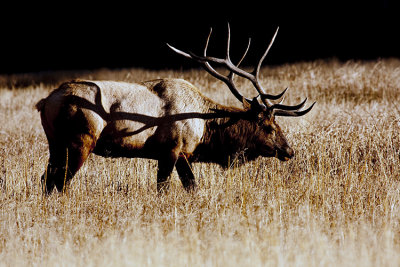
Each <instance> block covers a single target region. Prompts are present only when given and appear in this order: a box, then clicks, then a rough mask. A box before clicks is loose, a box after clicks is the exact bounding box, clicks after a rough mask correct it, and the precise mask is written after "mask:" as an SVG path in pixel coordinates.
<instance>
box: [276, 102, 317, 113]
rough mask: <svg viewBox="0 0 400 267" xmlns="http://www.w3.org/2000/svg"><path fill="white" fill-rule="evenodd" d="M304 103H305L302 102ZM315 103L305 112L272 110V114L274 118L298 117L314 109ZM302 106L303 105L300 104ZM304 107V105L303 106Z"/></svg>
mask: <svg viewBox="0 0 400 267" xmlns="http://www.w3.org/2000/svg"><path fill="white" fill-rule="evenodd" d="M303 102H305V101H303ZM315 103H316V102H314V103H312V105H311V106H309V107H308V108H307V109H305V110H282V109H275V110H273V114H274V115H275V116H285V117H299V116H303V115H305V114H307V113H308V112H310V110H311V109H312V108H313V107H314V105H315ZM302 104H303V103H302ZM300 105H301V104H300ZM303 105H304V104H303Z"/></svg>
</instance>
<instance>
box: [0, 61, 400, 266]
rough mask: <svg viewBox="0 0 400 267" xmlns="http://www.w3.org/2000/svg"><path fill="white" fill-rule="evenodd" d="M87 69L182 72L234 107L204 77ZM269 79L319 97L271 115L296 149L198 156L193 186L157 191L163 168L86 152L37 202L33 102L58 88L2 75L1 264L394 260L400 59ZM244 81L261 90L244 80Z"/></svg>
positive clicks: (125, 75) (399, 180)
mask: <svg viewBox="0 0 400 267" xmlns="http://www.w3.org/2000/svg"><path fill="white" fill-rule="evenodd" d="M74 75H76V76H79V75H80V74H79V73H78V74H74ZM81 76H82V77H83V78H95V79H114V80H125V81H140V80H147V79H152V78H158V77H182V78H185V79H187V80H189V81H190V82H192V83H193V84H195V85H196V86H198V87H199V88H200V89H201V91H202V92H204V94H206V95H207V96H210V97H212V98H214V99H217V100H218V101H219V102H221V103H225V104H232V105H237V100H236V99H234V97H232V96H231V94H230V93H229V92H228V90H227V89H226V88H225V87H224V85H223V84H222V83H221V82H218V81H216V80H214V79H213V78H210V77H208V76H207V74H206V73H204V72H203V71H197V70H192V71H186V72H178V71H146V70H141V69H130V70H119V71H107V70H101V71H97V72H91V73H82V74H81ZM13 77H14V78H13V79H15V77H16V76H13ZM2 78H3V80H5V81H7V79H8V78H10V77H5V76H3V77H2ZM65 78H68V77H65ZM262 78H263V84H264V85H265V87H266V88H268V89H269V90H270V91H271V92H279V91H280V90H282V89H283V88H284V87H286V86H289V87H290V88H291V89H290V90H289V91H288V93H287V99H286V101H287V103H296V102H298V101H299V100H300V99H302V98H303V97H304V96H308V97H309V99H311V100H313V101H314V100H315V101H317V105H316V106H315V107H314V110H313V111H312V112H310V113H309V114H307V115H306V116H304V117H301V118H277V121H278V122H279V123H280V125H281V126H282V128H283V129H284V131H285V132H286V135H287V137H288V140H289V141H290V143H291V145H292V147H293V148H294V149H295V151H296V157H295V158H294V159H292V160H291V161H289V162H287V163H282V162H279V161H278V160H276V159H271V158H269V159H259V160H257V161H254V162H250V163H247V164H246V165H245V166H242V167H237V166H235V164H234V163H233V164H232V168H230V169H228V170H223V169H221V168H220V167H218V166H216V165H207V164H198V165H195V166H194V173H195V176H196V179H197V182H198V184H199V190H198V191H197V192H196V193H194V194H188V193H186V192H185V191H184V190H183V189H182V186H181V185H180V181H179V179H178V178H177V174H176V173H175V172H174V173H173V177H172V186H171V188H170V191H169V192H168V193H166V194H164V195H162V196H158V195H157V194H156V193H155V181H156V177H155V174H156V167H157V166H156V162H154V161H150V160H143V159H104V158H101V157H97V156H94V155H92V156H90V157H89V159H88V160H87V162H86V163H85V164H84V166H83V167H82V169H81V170H80V171H79V173H78V174H77V175H76V176H75V178H74V179H73V180H72V183H71V185H70V186H69V188H68V190H67V192H66V193H65V194H64V195H62V194H53V195H51V196H50V197H48V198H46V197H43V195H42V194H41V187H40V178H39V177H40V175H41V174H42V172H43V171H44V169H45V166H46V163H47V159H48V151H47V143H46V139H45V136H44V132H43V130H42V128H41V125H40V119H39V114H38V113H37V112H36V111H35V110H34V109H33V106H34V104H35V103H36V102H37V101H38V100H39V99H40V98H42V97H44V96H46V95H47V94H48V92H49V91H50V90H51V89H52V88H53V86H54V85H51V86H50V85H47V83H46V82H45V81H43V82H38V83H37V82H35V85H33V86H28V87H26V88H20V89H15V88H13V89H8V88H5V87H6V85H7V83H5V85H4V86H3V88H2V89H0V122H1V126H0V151H1V152H0V265H1V266H27V265H40V266H277V265H280V266H282V265H284V266H288V265H289V266H398V265H400V154H399V153H400V137H399V133H400V108H399V103H400V61H399V60H382V61H373V62H346V63H342V62H338V61H328V62H326V61H317V62H310V63H297V64H290V65H284V66H278V67H273V68H264V69H263V72H262ZM32 79H33V78H32ZM35 81H37V80H35ZM8 84H9V85H10V84H11V85H12V84H13V83H8ZM239 84H240V85H241V86H242V87H245V88H244V89H243V93H244V94H246V95H248V96H251V95H254V93H255V92H254V90H253V89H252V88H251V86H250V84H249V83H248V82H244V81H240V82H239Z"/></svg>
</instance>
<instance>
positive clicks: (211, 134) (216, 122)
mask: <svg viewBox="0 0 400 267" xmlns="http://www.w3.org/2000/svg"><path fill="white" fill-rule="evenodd" d="M210 111H214V112H216V114H217V116H216V118H213V119H209V120H207V121H206V127H205V132H204V135H203V138H202V140H201V143H200V144H199V145H198V147H197V148H196V150H195V151H194V153H193V154H194V158H195V161H199V162H214V163H218V164H220V165H221V166H223V167H229V164H230V163H231V162H232V161H233V160H234V159H235V158H237V157H238V156H245V158H246V159H249V160H251V159H253V158H252V155H251V154H252V153H251V151H252V150H253V149H252V146H254V145H253V144H254V143H253V142H252V138H253V136H254V132H255V131H256V127H255V124H254V122H252V121H251V119H250V116H249V115H250V114H249V112H247V111H245V110H243V109H240V108H236V107H227V106H223V105H220V104H215V103H213V105H211V107H210Z"/></svg>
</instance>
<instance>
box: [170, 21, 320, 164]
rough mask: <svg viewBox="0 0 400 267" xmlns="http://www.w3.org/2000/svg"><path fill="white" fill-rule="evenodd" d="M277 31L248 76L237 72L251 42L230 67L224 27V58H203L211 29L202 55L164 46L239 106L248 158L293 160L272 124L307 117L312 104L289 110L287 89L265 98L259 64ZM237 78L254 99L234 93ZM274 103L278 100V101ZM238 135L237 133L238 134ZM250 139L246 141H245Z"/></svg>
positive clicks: (294, 106) (291, 154) (303, 104)
mask: <svg viewBox="0 0 400 267" xmlns="http://www.w3.org/2000/svg"><path fill="white" fill-rule="evenodd" d="M278 30H279V28H277V30H276V31H275V34H274V36H273V38H272V40H271V42H270V43H269V45H268V47H267V49H266V51H265V52H264V54H263V55H262V57H261V59H260V60H259V61H258V64H257V66H256V67H255V68H254V70H253V71H252V72H247V71H244V70H243V69H241V68H239V66H240V64H241V63H242V61H243V59H244V58H245V57H246V55H247V52H248V50H249V47H250V42H251V39H249V42H248V45H247V48H246V50H245V52H244V54H243V56H242V58H241V59H240V60H239V62H238V63H237V64H233V63H232V61H231V58H230V52H229V51H230V27H229V24H228V38H227V45H226V55H225V58H216V57H211V56H207V48H208V43H209V40H210V37H211V33H212V29H211V30H210V33H209V35H208V37H207V41H206V45H205V48H204V52H203V55H201V56H199V55H196V54H194V53H192V52H188V53H186V52H183V51H181V50H179V49H176V48H175V47H172V46H171V45H169V44H167V45H168V47H169V48H171V49H172V50H173V51H174V52H176V53H178V54H180V55H182V56H184V57H186V58H189V59H192V60H194V61H196V62H198V63H200V64H201V66H202V67H203V68H204V69H205V70H206V71H207V72H208V73H210V74H211V75H212V76H214V77H215V78H217V79H219V80H221V81H223V82H224V83H225V84H226V85H227V86H228V88H229V89H230V91H231V92H232V94H233V95H234V96H235V97H236V98H237V99H238V100H239V101H240V102H241V103H242V104H243V107H244V110H245V111H244V112H243V113H242V114H243V116H242V118H241V119H242V127H243V128H247V129H248V131H251V133H252V134H251V135H246V138H249V140H248V142H246V149H247V150H249V154H251V153H252V152H251V151H254V154H255V155H254V157H253V158H255V157H257V156H264V157H272V156H275V157H277V158H278V159H280V160H285V161H286V160H289V159H290V158H292V157H293V156H294V151H293V149H292V148H291V147H290V146H289V144H288V142H287V140H286V138H285V136H284V134H283V132H282V130H281V128H280V127H279V125H278V124H277V123H276V122H275V117H276V116H289V117H298V116H303V115H305V114H307V113H308V112H309V111H310V110H311V109H312V108H313V106H314V104H315V102H314V103H313V104H312V105H310V106H309V107H308V108H307V109H303V107H304V106H305V104H306V101H307V98H306V99H304V101H302V102H301V103H300V104H297V105H293V106H289V105H284V104H282V103H283V100H284V99H283V96H284V94H285V93H286V91H287V89H288V88H286V89H285V90H283V91H282V92H281V93H280V94H277V95H271V94H267V93H266V92H265V90H264V88H263V87H262V85H261V83H260V81H259V73H260V68H261V65H262V62H263V61H264V59H265V57H266V56H267V54H268V52H269V50H270V48H271V46H272V44H273V42H274V40H275V37H276V35H277V33H278ZM210 63H213V64H218V65H222V66H224V67H225V68H227V69H228V70H229V74H228V75H227V76H224V75H222V74H220V73H219V72H217V71H216V70H215V69H214V68H213V67H212V66H211V64H210ZM235 75H238V76H240V77H243V78H245V79H247V80H249V81H250V82H251V83H252V85H253V86H254V88H255V89H256V90H257V92H258V95H257V96H255V97H253V98H252V99H249V98H246V97H244V96H243V95H242V94H241V93H240V92H239V90H238V89H237V87H236V85H235V83H234V76H235ZM280 99H281V101H279V102H278V100H280ZM239 132H240V131H239ZM249 136H250V137H249Z"/></svg>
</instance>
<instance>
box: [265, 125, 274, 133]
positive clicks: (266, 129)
mask: <svg viewBox="0 0 400 267" xmlns="http://www.w3.org/2000/svg"><path fill="white" fill-rule="evenodd" d="M263 128H264V131H266V132H267V133H272V132H273V131H274V127H272V126H271V125H264V127H263Z"/></svg>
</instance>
